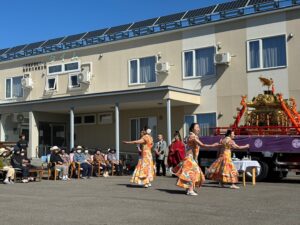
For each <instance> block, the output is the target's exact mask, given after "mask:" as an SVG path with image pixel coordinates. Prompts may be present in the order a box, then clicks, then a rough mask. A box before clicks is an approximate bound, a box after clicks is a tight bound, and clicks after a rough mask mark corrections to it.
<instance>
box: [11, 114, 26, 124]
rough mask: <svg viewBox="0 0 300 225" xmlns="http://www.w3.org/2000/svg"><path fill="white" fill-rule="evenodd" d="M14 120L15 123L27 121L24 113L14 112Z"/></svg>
mask: <svg viewBox="0 0 300 225" xmlns="http://www.w3.org/2000/svg"><path fill="white" fill-rule="evenodd" d="M12 121H13V122H15V123H22V122H24V121H25V116H24V114H22V113H14V114H13V118H12Z"/></svg>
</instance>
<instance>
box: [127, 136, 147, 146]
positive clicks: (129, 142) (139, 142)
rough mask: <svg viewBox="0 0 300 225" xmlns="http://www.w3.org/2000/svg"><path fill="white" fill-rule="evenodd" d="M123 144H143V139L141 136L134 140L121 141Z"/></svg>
mask: <svg viewBox="0 0 300 225" xmlns="http://www.w3.org/2000/svg"><path fill="white" fill-rule="evenodd" d="M123 143H124V144H135V145H136V144H144V143H145V140H144V139H143V138H141V139H139V140H135V141H123Z"/></svg>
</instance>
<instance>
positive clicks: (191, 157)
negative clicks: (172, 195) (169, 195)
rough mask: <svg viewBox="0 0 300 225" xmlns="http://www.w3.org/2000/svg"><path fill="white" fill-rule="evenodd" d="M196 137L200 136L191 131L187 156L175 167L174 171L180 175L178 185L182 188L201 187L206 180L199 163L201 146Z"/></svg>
mask: <svg viewBox="0 0 300 225" xmlns="http://www.w3.org/2000/svg"><path fill="white" fill-rule="evenodd" d="M196 138H198V137H196V135H195V134H194V133H190V136H189V138H188V141H187V148H188V150H187V153H186V156H185V158H184V159H183V160H182V161H181V162H180V163H179V164H178V165H177V166H176V167H175V168H174V169H173V173H174V174H175V175H176V176H177V177H178V181H177V186H179V187H181V188H185V189H188V188H190V187H194V188H195V187H200V186H201V185H202V184H203V183H204V181H205V177H204V174H203V173H202V171H201V168H200V167H199V166H198V163H197V159H198V155H199V150H200V146H199V145H198V143H197V142H196V141H195V140H196Z"/></svg>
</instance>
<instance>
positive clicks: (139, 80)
mask: <svg viewBox="0 0 300 225" xmlns="http://www.w3.org/2000/svg"><path fill="white" fill-rule="evenodd" d="M149 57H155V64H156V63H157V62H158V58H157V56H156V55H149V56H144V57H141V58H133V59H129V60H128V84H129V86H135V85H143V84H151V83H156V82H157V76H156V74H155V81H152V82H144V83H141V75H140V59H143V58H149ZM131 61H137V82H136V83H131V66H130V63H131Z"/></svg>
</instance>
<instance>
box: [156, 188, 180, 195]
mask: <svg viewBox="0 0 300 225" xmlns="http://www.w3.org/2000/svg"><path fill="white" fill-rule="evenodd" d="M156 190H158V191H163V192H166V193H169V194H186V191H185V190H171V189H156Z"/></svg>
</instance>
